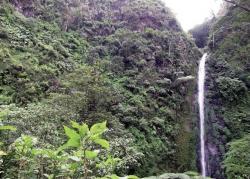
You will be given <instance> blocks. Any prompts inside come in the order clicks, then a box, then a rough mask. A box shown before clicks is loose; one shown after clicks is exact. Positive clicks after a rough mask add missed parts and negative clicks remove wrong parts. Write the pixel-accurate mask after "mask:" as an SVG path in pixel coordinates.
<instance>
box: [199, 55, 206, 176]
mask: <svg viewBox="0 0 250 179" xmlns="http://www.w3.org/2000/svg"><path fill="white" fill-rule="evenodd" d="M206 58H207V53H205V54H204V55H203V56H202V59H201V61H200V65H199V73H198V89H199V91H198V103H199V115H200V152H201V155H200V163H201V171H202V176H206V175H207V171H206V169H207V166H206V152H205V122H204V91H205V90H204V86H205V76H206V68H205V63H206Z"/></svg>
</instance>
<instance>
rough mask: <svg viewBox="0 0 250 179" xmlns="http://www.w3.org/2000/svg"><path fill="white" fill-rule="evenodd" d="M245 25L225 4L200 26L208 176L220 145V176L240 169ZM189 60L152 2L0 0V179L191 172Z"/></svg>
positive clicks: (179, 35)
mask: <svg viewBox="0 0 250 179" xmlns="http://www.w3.org/2000/svg"><path fill="white" fill-rule="evenodd" d="M242 3H246V1H242ZM213 20H214V19H213ZM249 21H250V19H249V14H247V12H242V11H240V9H239V8H233V7H230V8H229V11H228V14H227V16H223V17H221V18H220V19H219V20H216V21H215V22H213V23H215V25H214V26H213V27H212V25H211V24H210V22H209V23H208V24H207V25H208V26H209V28H210V30H211V32H213V33H211V35H210V37H209V38H208V46H209V47H210V49H209V50H210V51H211V54H210V57H209V59H208V60H207V68H208V72H207V74H208V78H207V79H208V80H207V84H206V85H207V87H206V89H207V101H206V102H207V107H206V120H207V123H208V128H207V136H208V137H207V141H213V144H211V145H210V143H209V142H208V146H209V147H210V148H209V152H210V153H213V155H212V154H211V156H212V157H211V160H210V161H209V163H210V169H211V172H210V173H211V175H212V176H213V177H215V178H223V177H224V173H223V169H222V168H221V163H222V160H223V157H222V156H223V155H224V154H225V153H226V152H227V154H226V157H225V160H224V165H225V169H226V175H227V176H229V177H231V176H237V175H239V176H242V177H244V175H246V173H245V171H246V170H244V171H242V172H243V173H240V172H241V171H235V172H236V173H234V170H232V167H231V166H230V165H231V164H230V163H232V162H234V160H235V159H234V157H235V156H233V155H234V151H235V149H236V148H237V147H235V145H241V143H245V141H246V140H247V139H246V137H245V138H243V137H244V136H246V135H247V134H248V133H249V132H250V131H249V124H250V123H249V119H250V118H249V114H250V113H249V101H250V100H249V98H250V95H249V87H250V73H249V72H250V70H249V53H248V52H249V30H248V29H249V28H248V27H249V23H248V22H249ZM201 28H203V27H201ZM205 30H207V29H205ZM212 34H214V36H213V35H212ZM198 35H199V34H198ZM207 35H208V32H207V31H206V32H205V37H204V35H200V36H201V38H202V39H201V41H202V42H201V43H202V45H203V46H204V44H205V43H206V42H207ZM203 37H204V39H203ZM213 39H214V41H212V40H213ZM200 57H201V53H200V51H199V49H198V48H197V47H196V46H195V44H194V42H193V41H192V39H190V38H189V37H188V36H187V35H186V34H185V33H184V32H182V30H181V27H180V26H179V24H178V22H177V21H176V19H175V18H174V16H173V14H172V13H171V11H170V10H169V9H168V8H166V7H164V5H163V4H162V2H160V1H158V0H105V1H102V0H91V1H90V0H72V1H66V0H55V1H51V0H46V1H43V0H33V1H24V0H15V1H12V0H10V1H8V0H4V1H0V117H1V122H0V130H1V131H0V132H1V136H0V140H1V141H2V143H1V151H0V156H1V159H0V164H1V166H0V177H1V178H27V177H28V178H51V179H52V178H98V177H99V178H104V179H106V178H107V179H109V178H111V179H116V178H118V176H129V177H128V178H131V179H133V178H136V177H135V176H134V175H136V176H139V177H145V176H152V175H155V176H160V175H161V174H162V173H168V174H165V175H162V176H163V177H167V178H169V177H170V178H171V177H172V178H173V177H180V178H181V177H182V178H185V177H186V178H187V177H189V178H198V176H197V173H196V172H186V171H197V168H196V157H197V156H196V150H195V145H196V144H197V141H196V140H195V138H196V133H197V128H196V122H194V121H196V113H195V109H194V108H195V107H194V93H195V86H196V84H195V76H196V73H197V64H198V60H199V58H200ZM71 119H75V122H71ZM103 119H105V120H107V121H106V122H105V123H100V122H102V121H103ZM106 125H107V126H108V130H107V128H106ZM12 126H15V127H16V130H15V131H11V130H13V129H15V128H13V127H12ZM63 126H64V128H63ZM66 126H71V127H66ZM89 126H92V127H90V128H89ZM2 129H4V130H2ZM5 129H7V130H5ZM65 135H66V136H65ZM235 139H238V140H239V141H238V143H240V144H237V143H236V142H233V143H231V148H230V149H229V151H228V149H227V148H226V147H225V146H226V144H227V143H229V142H231V141H232V140H235ZM214 145H215V146H214ZM244 146H245V144H244ZM241 147H242V148H244V147H243V144H242V146H241ZM239 149H240V147H239ZM242 150H243V149H242ZM3 151H5V152H3ZM242 155H243V154H242ZM217 156H219V157H217ZM231 159H232V160H233V161H232V160H231ZM242 165H243V164H242ZM244 165H245V164H244ZM246 165H247V164H246ZM211 166H212V167H211ZM246 167H248V166H246ZM239 168H241V167H239ZM169 172H170V173H169ZM184 172H186V173H185V174H171V173H184ZM237 172H239V173H237Z"/></svg>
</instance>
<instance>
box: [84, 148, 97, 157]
mask: <svg viewBox="0 0 250 179" xmlns="http://www.w3.org/2000/svg"><path fill="white" fill-rule="evenodd" d="M85 155H86V158H87V159H94V158H96V157H97V155H98V152H95V151H90V150H86V151H85Z"/></svg>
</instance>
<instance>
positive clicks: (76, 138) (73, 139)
mask: <svg viewBox="0 0 250 179" xmlns="http://www.w3.org/2000/svg"><path fill="white" fill-rule="evenodd" d="M64 131H65V134H66V135H67V136H68V137H69V140H68V142H67V143H66V144H65V145H66V146H68V147H79V146H80V138H81V137H80V135H79V134H78V133H77V132H76V131H75V130H73V129H70V128H68V127H67V126H64Z"/></svg>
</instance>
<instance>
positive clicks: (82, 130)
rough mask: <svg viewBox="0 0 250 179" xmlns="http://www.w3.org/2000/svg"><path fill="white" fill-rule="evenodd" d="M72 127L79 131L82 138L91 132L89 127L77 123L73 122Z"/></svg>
mask: <svg viewBox="0 0 250 179" xmlns="http://www.w3.org/2000/svg"><path fill="white" fill-rule="evenodd" d="M71 124H72V127H73V128H75V129H78V131H79V134H80V135H81V137H84V136H86V135H87V134H88V132H89V127H88V125H87V124H82V125H80V124H78V123H77V122H74V121H71Z"/></svg>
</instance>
